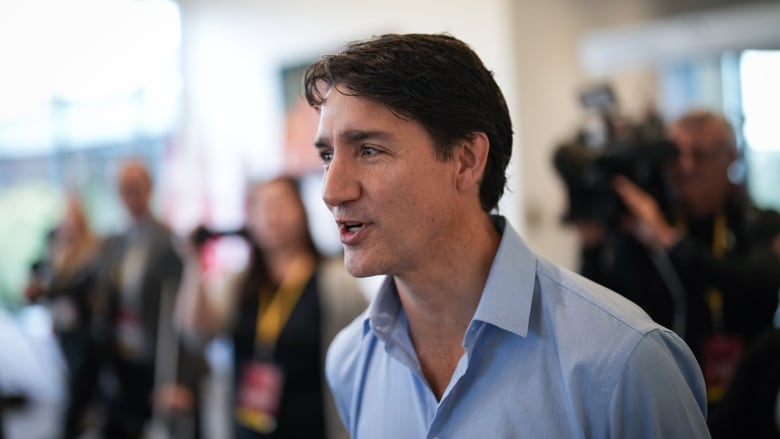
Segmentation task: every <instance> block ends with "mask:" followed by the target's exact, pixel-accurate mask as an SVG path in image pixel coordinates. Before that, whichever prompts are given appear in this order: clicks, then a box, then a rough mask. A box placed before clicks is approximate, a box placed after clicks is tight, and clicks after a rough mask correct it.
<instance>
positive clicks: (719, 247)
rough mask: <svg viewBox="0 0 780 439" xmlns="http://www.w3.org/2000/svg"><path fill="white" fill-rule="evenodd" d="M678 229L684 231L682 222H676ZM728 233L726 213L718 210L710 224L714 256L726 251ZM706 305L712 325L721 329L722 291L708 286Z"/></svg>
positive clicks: (719, 256)
mask: <svg viewBox="0 0 780 439" xmlns="http://www.w3.org/2000/svg"><path fill="white" fill-rule="evenodd" d="M677 228H678V230H680V231H681V232H685V230H686V228H687V226H686V224H685V223H684V222H678V227H677ZM728 233H729V229H728V227H727V221H726V215H725V214H724V213H723V212H720V213H719V214H718V215H717V216H716V217H715V220H714V222H713V225H712V254H713V256H715V257H716V258H721V257H723V255H724V254H725V253H726V248H727V246H728ZM705 299H706V301H707V307H708V308H709V309H710V315H711V316H712V325H713V327H714V329H715V330H716V331H722V330H723V329H724V328H723V293H722V292H721V291H720V290H719V289H717V288H710V289H709V290H707V292H706V293H705Z"/></svg>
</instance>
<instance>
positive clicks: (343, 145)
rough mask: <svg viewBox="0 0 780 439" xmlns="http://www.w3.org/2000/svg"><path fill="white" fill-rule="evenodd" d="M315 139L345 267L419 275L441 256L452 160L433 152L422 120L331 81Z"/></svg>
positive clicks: (453, 209)
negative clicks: (334, 85)
mask: <svg viewBox="0 0 780 439" xmlns="http://www.w3.org/2000/svg"><path fill="white" fill-rule="evenodd" d="M316 145H317V148H318V150H319V153H320V156H321V157H322V158H323V160H324V162H325V174H324V180H323V189H322V198H323V200H324V201H325V203H326V204H327V205H328V207H329V208H330V211H331V213H332V214H333V216H334V218H335V219H336V222H337V224H338V226H339V234H340V238H341V242H342V244H343V246H344V251H345V264H346V268H347V271H349V273H351V274H352V275H353V276H357V277H364V276H373V275H378V274H392V275H396V276H413V275H414V273H419V274H421V275H424V274H425V273H426V270H427V269H426V267H427V266H429V264H431V263H433V264H436V263H440V262H441V261H440V260H439V259H440V258H438V257H437V253H436V252H437V251H439V252H441V251H442V248H445V245H444V244H446V240H447V239H451V238H452V235H451V231H452V225H453V224H454V223H455V222H456V221H457V220H456V219H457V216H458V210H459V204H458V203H459V198H458V193H457V189H456V185H455V173H456V165H455V161H446V162H445V161H439V160H437V159H436V157H435V153H434V149H433V143H432V140H431V138H430V136H429V135H428V133H427V131H426V130H425V129H424V127H423V126H422V125H421V124H419V123H418V122H415V121H408V120H403V119H401V118H399V117H397V116H396V115H394V114H393V113H392V112H391V111H390V110H388V109H387V108H386V107H385V106H383V105H380V104H376V103H373V102H370V101H367V100H364V99H361V98H357V97H353V96H346V95H344V94H341V93H339V91H338V90H336V89H332V90H331V92H330V94H329V95H328V97H327V100H326V101H325V103H324V104H323V105H322V108H321V113H320V124H319V129H318V132H317V140H316Z"/></svg>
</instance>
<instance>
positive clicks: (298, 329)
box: [177, 176, 367, 439]
mask: <svg viewBox="0 0 780 439" xmlns="http://www.w3.org/2000/svg"><path fill="white" fill-rule="evenodd" d="M246 217H247V218H246V227H245V228H244V229H243V230H242V231H241V233H239V234H240V235H241V236H243V237H244V238H245V239H246V240H247V242H248V244H249V247H250V257H249V262H248V264H247V266H246V268H245V269H244V270H242V271H241V272H239V273H237V274H236V275H235V276H230V275H228V274H226V273H213V272H210V271H209V267H205V266H204V265H203V264H201V257H200V256H201V254H202V252H203V248H204V244H205V243H206V242H208V238H209V236H211V237H212V238H213V237H217V236H219V235H221V233H218V232H210V231H208V229H204V228H203V227H200V228H198V229H196V230H195V232H194V233H193V235H192V238H193V239H192V246H191V247H192V248H191V251H190V252H189V257H188V262H187V269H186V270H185V273H186V274H185V282H184V283H183V291H182V296H181V297H182V299H183V300H182V301H181V302H180V303H179V308H178V312H177V314H178V318H179V321H180V324H181V325H182V327H183V328H184V329H185V331H188V332H189V333H190V334H191V335H195V336H197V337H198V338H200V339H201V340H207V339H210V338H211V337H214V336H216V335H222V334H228V335H229V336H230V338H231V339H232V342H233V376H234V383H233V384H234V390H235V394H234V395H233V397H234V407H233V409H234V410H233V419H234V428H235V430H234V432H235V435H234V437H235V438H236V439H249V438H311V439H317V438H322V439H336V438H344V437H346V433H345V432H344V430H343V428H342V427H341V425H340V423H339V420H338V417H337V414H336V409H335V406H334V405H333V402H332V397H331V395H330V393H329V392H328V390H327V386H326V384H325V380H324V364H323V363H324V357H325V351H326V349H327V347H328V345H329V344H330V341H331V340H332V339H333V337H334V336H335V334H336V332H338V330H340V329H341V328H342V327H343V326H345V325H346V324H347V323H349V321H351V320H352V319H353V318H354V317H355V316H356V315H358V314H359V313H360V312H362V311H363V309H364V308H365V306H366V303H367V302H366V298H365V297H364V295H363V292H362V290H361V288H360V286H359V285H358V284H357V282H355V280H354V279H352V278H350V277H349V276H347V275H346V273H345V272H344V268H343V264H342V261H341V258H339V257H332V258H328V257H324V256H323V255H321V254H320V252H319V251H318V249H317V247H316V246H315V244H314V241H313V239H312V235H311V233H310V231H309V228H308V219H307V217H308V216H307V213H306V209H305V206H304V202H303V199H302V197H301V193H300V191H299V189H298V182H297V181H296V180H295V179H294V178H291V177H286V176H285V177H277V178H274V179H271V180H268V181H265V182H262V183H257V184H254V185H252V186H251V187H250V188H249V191H248V196H247V204H246ZM204 231H205V232H206V233H204ZM230 234H236V233H235V232H231V233H230Z"/></svg>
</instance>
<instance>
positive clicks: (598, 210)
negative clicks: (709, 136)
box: [553, 85, 678, 226]
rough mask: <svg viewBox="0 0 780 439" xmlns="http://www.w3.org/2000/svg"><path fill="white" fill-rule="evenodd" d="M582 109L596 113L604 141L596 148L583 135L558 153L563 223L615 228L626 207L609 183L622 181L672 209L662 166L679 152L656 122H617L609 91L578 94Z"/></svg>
mask: <svg viewBox="0 0 780 439" xmlns="http://www.w3.org/2000/svg"><path fill="white" fill-rule="evenodd" d="M580 101H581V104H582V106H583V107H584V108H586V109H588V110H591V111H593V110H595V111H596V112H597V114H598V115H599V117H600V119H601V123H602V128H603V130H604V131H603V132H604V135H603V136H602V138H601V139H598V141H596V142H594V141H593V139H592V137H590V138H589V134H590V135H591V136H592V133H587V132H586V131H585V130H582V131H580V132H579V133H578V134H577V136H576V137H575V139H573V140H572V141H568V142H564V143H563V144H561V145H560V146H558V148H557V149H556V151H555V153H554V156H553V163H554V166H555V169H556V171H557V173H558V175H559V176H560V177H561V179H562V180H563V181H564V183H565V185H566V189H567V193H568V199H569V205H568V209H567V212H566V214H565V215H564V217H563V221H564V222H573V221H578V220H584V221H595V222H598V223H601V224H603V225H606V226H617V225H618V223H619V220H620V216H621V214H622V213H624V212H625V206H624V205H623V203H622V201H621V200H620V197H619V196H618V194H617V193H616V192H615V191H614V190H613V189H612V180H613V179H614V177H615V176H617V175H623V176H625V177H627V178H628V179H629V180H631V181H633V182H634V183H635V184H636V185H638V186H639V187H640V188H641V189H642V190H644V191H646V192H648V193H649V194H650V195H651V196H652V197H653V198H655V200H656V201H657V202H658V204H659V206H660V208H661V210H662V211H663V212H665V213H668V211H669V208H670V199H669V194H670V192H669V189H668V184H667V178H666V175H665V174H666V173H665V167H666V166H665V165H666V164H667V163H669V162H670V161H671V160H672V159H674V158H675V157H676V156H677V154H678V152H677V147H676V146H675V145H674V143H672V142H671V141H670V140H668V139H667V138H666V137H665V136H664V134H663V133H664V129H663V123H662V122H661V121H660V118H658V117H657V116H655V115H654V114H650V115H649V116H648V118H647V119H646V120H644V121H642V122H641V123H632V122H629V121H627V120H625V119H621V118H619V117H618V116H617V112H616V102H615V96H614V93H613V92H612V88H611V87H610V86H609V85H599V86H597V87H593V88H589V89H586V90H585V91H583V92H582V93H581V94H580Z"/></svg>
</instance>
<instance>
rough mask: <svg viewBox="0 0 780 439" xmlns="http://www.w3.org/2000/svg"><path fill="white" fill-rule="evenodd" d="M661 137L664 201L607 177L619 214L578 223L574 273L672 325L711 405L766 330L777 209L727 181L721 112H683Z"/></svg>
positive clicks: (778, 235) (731, 145) (772, 297)
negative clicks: (615, 220) (672, 149)
mask: <svg viewBox="0 0 780 439" xmlns="http://www.w3.org/2000/svg"><path fill="white" fill-rule="evenodd" d="M669 134H670V138H671V140H672V141H673V142H674V143H675V145H676V147H677V149H678V154H677V156H676V157H675V158H674V159H672V160H671V161H670V163H669V166H668V169H667V171H668V177H669V181H670V183H671V192H672V194H671V199H670V200H669V208H668V209H662V208H661V207H660V206H661V204H662V201H666V200H658V199H656V198H654V197H653V196H652V195H650V194H649V193H648V192H647V191H645V190H643V189H642V188H641V187H640V185H638V184H636V183H635V182H632V181H631V180H630V179H629V178H627V177H626V176H617V177H615V178H614V180H613V182H612V183H613V184H612V188H613V189H614V191H616V192H617V194H618V195H619V198H620V200H621V201H622V203H623V205H624V207H625V210H626V214H625V215H623V217H622V218H621V223H620V227H618V228H615V229H611V228H609V227H605V226H604V225H602V224H597V223H594V222H588V221H585V222H580V223H578V230H579V232H580V236H581V238H582V242H583V259H582V267H581V272H582V274H584V275H585V276H586V277H589V278H591V279H592V280H595V281H596V282H599V283H602V284H604V285H606V286H608V287H610V288H613V289H615V290H617V291H619V292H621V293H623V294H624V295H626V296H627V297H629V298H630V299H632V300H633V301H635V302H636V303H638V304H639V305H640V306H642V307H643V308H644V309H645V310H646V311H647V312H648V314H650V316H651V317H653V318H654V319H655V320H656V321H658V322H659V323H661V324H662V325H665V326H668V327H671V328H673V329H674V330H675V331H677V332H678V333H679V334H680V335H681V336H682V337H683V339H684V340H685V341H686V342H687V343H688V345H689V346H690V347H691V349H692V350H693V352H694V354H695V355H696V358H697V359H698V361H699V363H700V365H701V367H702V370H703V372H704V376H705V381H706V383H707V391H708V401H709V402H710V404H714V403H716V402H717V401H718V400H719V399H720V398H721V397H722V395H723V393H724V392H725V390H726V388H727V386H728V383H729V379H730V376H731V374H732V373H733V371H734V369H735V368H736V366H737V364H738V362H739V359H740V357H741V354H742V352H743V349H745V348H746V347H747V346H748V345H749V344H750V343H751V342H752V341H753V340H754V339H755V338H756V337H757V336H758V335H759V334H761V333H762V332H763V331H765V330H767V329H768V328H770V327H771V324H772V317H773V313H774V310H775V309H776V307H777V305H778V289H780V255H779V254H778V249H777V243H778V242H780V215H779V214H778V213H777V212H774V211H771V210H762V209H759V208H757V207H756V206H755V205H753V204H752V203H751V202H750V200H749V199H748V198H747V196H746V195H745V194H744V192H743V190H742V189H741V188H740V187H738V186H737V185H735V184H733V183H732V182H731V181H730V179H729V175H728V172H729V167H730V165H731V164H732V163H733V162H734V161H735V160H736V158H737V155H738V152H737V146H736V140H735V136H734V132H733V129H732V127H731V125H730V124H729V122H728V121H727V119H726V118H725V117H724V116H723V115H721V114H719V113H716V112H712V111H705V110H693V111H690V112H688V113H686V114H684V115H683V116H681V117H680V118H679V119H677V120H676V121H674V122H673V123H672V124H671V126H670V130H669ZM773 243H774V245H773Z"/></svg>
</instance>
